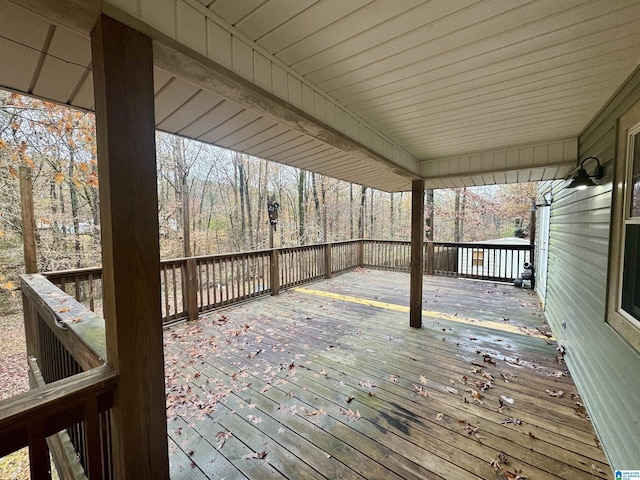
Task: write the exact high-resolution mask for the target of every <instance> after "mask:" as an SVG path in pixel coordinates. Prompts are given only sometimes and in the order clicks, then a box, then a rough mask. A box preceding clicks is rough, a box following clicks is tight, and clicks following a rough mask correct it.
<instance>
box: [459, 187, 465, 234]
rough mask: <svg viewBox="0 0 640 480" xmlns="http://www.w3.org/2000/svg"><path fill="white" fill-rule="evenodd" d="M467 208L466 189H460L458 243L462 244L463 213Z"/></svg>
mask: <svg viewBox="0 0 640 480" xmlns="http://www.w3.org/2000/svg"><path fill="white" fill-rule="evenodd" d="M466 206H467V187H465V188H463V189H462V202H461V205H460V241H461V242H464V211H465V208H466Z"/></svg>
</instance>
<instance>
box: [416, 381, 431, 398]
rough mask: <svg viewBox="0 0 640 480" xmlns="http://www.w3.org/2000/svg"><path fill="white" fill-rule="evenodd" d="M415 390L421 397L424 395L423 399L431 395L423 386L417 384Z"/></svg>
mask: <svg viewBox="0 0 640 480" xmlns="http://www.w3.org/2000/svg"><path fill="white" fill-rule="evenodd" d="M413 389H414V390H415V391H416V392H418V394H419V395H422V396H423V397H428V396H429V393H428V392H427V390H426V389H425V388H424V387H423V386H422V385H416V384H415V383H414V384H413Z"/></svg>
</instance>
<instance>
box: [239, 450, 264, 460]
mask: <svg viewBox="0 0 640 480" xmlns="http://www.w3.org/2000/svg"><path fill="white" fill-rule="evenodd" d="M266 457H267V452H265V451H262V452H252V453H247V454H246V455H243V457H242V458H243V459H245V460H248V459H250V458H257V459H259V460H264V459H265V458H266Z"/></svg>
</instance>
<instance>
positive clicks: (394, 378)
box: [389, 375, 398, 383]
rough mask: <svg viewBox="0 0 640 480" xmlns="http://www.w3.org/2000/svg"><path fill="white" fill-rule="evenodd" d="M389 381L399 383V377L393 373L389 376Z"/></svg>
mask: <svg viewBox="0 0 640 480" xmlns="http://www.w3.org/2000/svg"><path fill="white" fill-rule="evenodd" d="M389 381H391V382H393V383H398V377H396V376H395V375H391V376H390V377H389Z"/></svg>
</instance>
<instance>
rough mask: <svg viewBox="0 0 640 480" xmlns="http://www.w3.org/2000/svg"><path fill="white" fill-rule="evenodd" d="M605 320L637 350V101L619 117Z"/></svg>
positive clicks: (639, 239) (639, 272)
mask: <svg viewBox="0 0 640 480" xmlns="http://www.w3.org/2000/svg"><path fill="white" fill-rule="evenodd" d="M612 217H613V218H612V228H613V230H612V234H611V245H610V257H611V258H610V265H609V294H608V306H607V321H608V322H609V324H610V325H611V326H612V327H613V328H614V329H615V330H616V331H617V332H618V333H620V335H622V336H623V337H624V338H625V339H626V340H627V341H628V342H629V343H630V344H631V345H633V346H634V347H635V348H636V349H637V350H638V351H640V103H639V104H637V105H635V106H634V107H632V108H631V109H630V110H629V111H627V113H625V114H624V115H623V116H622V117H620V123H619V135H618V157H617V159H616V166H615V172H614V188H613V205H612Z"/></svg>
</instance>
